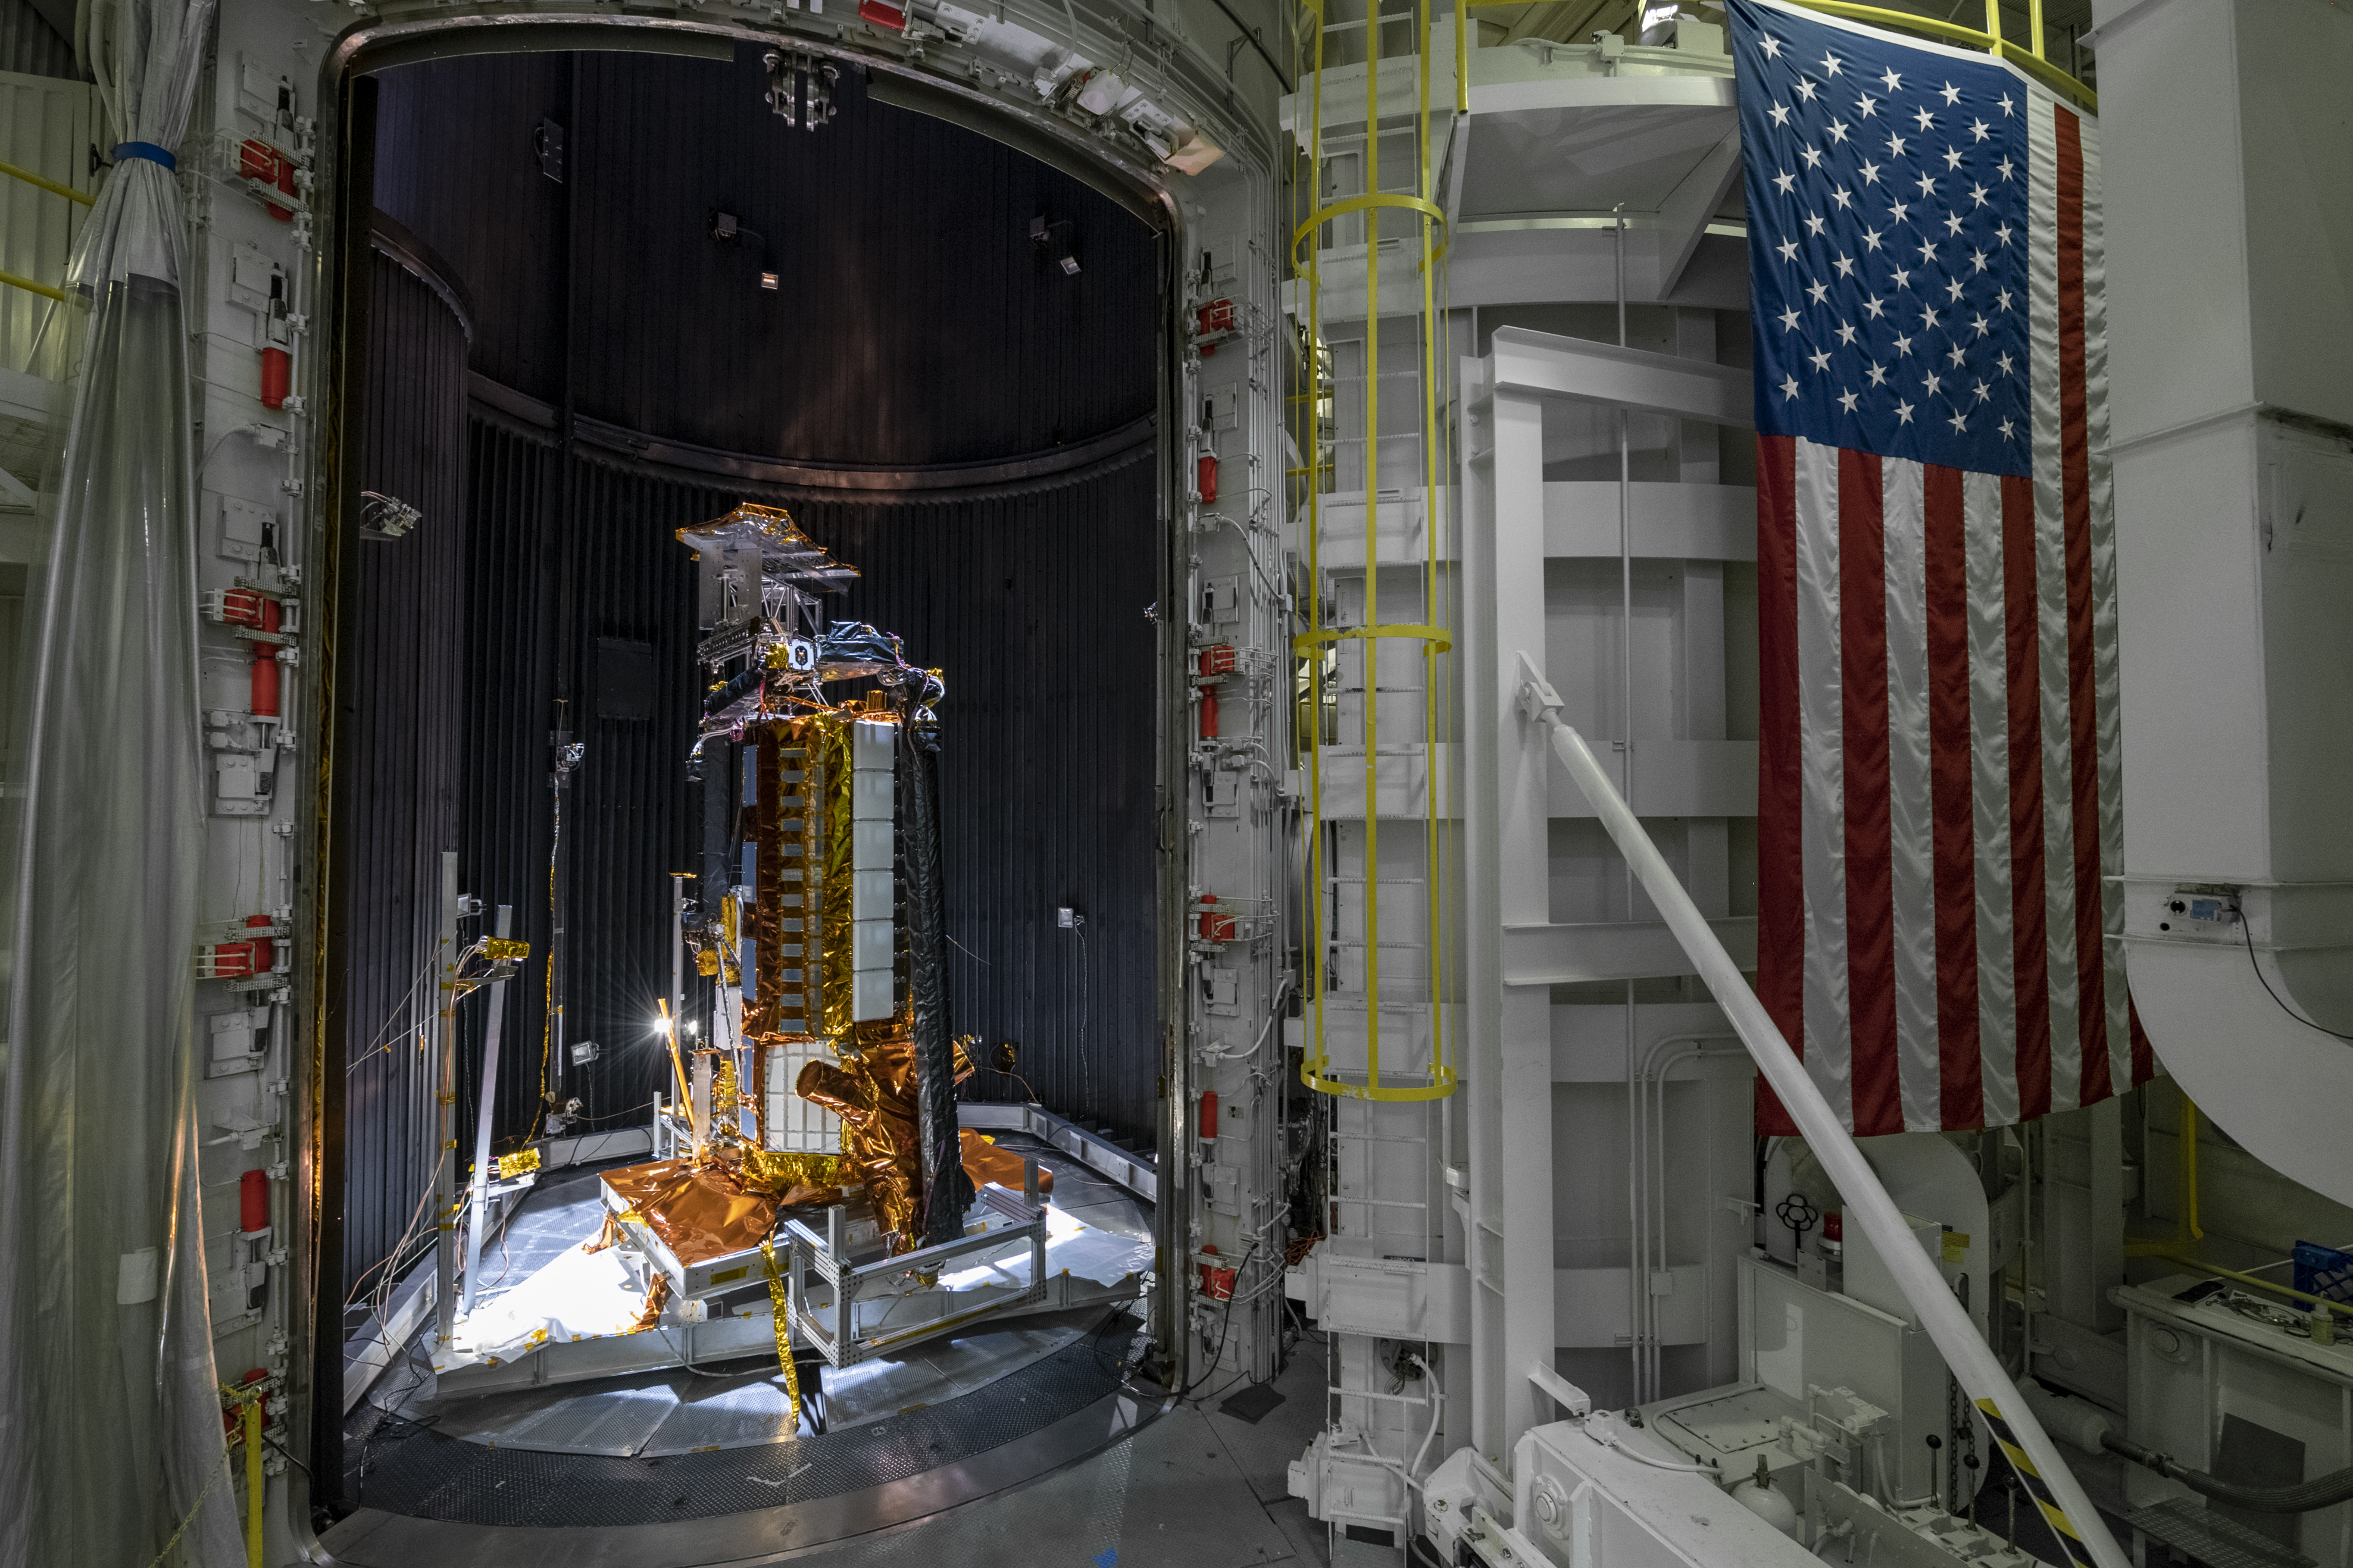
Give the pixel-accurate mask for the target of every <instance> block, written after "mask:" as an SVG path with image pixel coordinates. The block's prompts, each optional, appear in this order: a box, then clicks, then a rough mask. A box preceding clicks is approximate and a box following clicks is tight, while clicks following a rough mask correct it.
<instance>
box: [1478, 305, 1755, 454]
mask: <svg viewBox="0 0 2353 1568" xmlns="http://www.w3.org/2000/svg"><path fill="white" fill-rule="evenodd" d="M1488 363H1489V364H1490V365H1491V366H1492V367H1493V383H1492V384H1493V387H1494V390H1495V394H1496V396H1497V398H1498V400H1499V401H1500V400H1501V399H1502V398H1503V397H1504V395H1519V396H1524V397H1532V398H1546V399H1549V398H1565V399H1567V400H1569V401H1572V402H1577V403H1605V404H1613V405H1622V406H1624V407H1627V408H1630V409H1633V410H1634V411H1636V412H1637V413H1643V414H1668V415H1673V416H1677V417H1679V418H1684V419H1704V420H1706V421H1707V422H1708V423H1710V424H1712V425H1733V426H1738V427H1740V428H1741V429H1744V430H1748V429H1754V428H1755V427H1756V403H1755V396H1756V394H1755V389H1754V387H1753V386H1752V385H1751V377H1750V374H1749V373H1748V372H1747V371H1745V370H1736V369H1734V368H1733V367H1732V366H1730V365H1716V364H1702V363H1699V362H1698V361H1696V360H1687V359H1678V358H1677V357H1675V356H1674V355H1673V354H1661V353H1649V352H1647V351H1645V350H1642V349H1621V348H1620V347H1618V346H1617V345H1616V344H1615V343H1598V342H1592V341H1590V340H1589V339H1586V338H1564V337H1557V336H1556V335H1554V334H1553V333H1551V332H1535V331H1529V330H1528V329H1526V328H1525V327H1498V328H1496V329H1495V335H1494V338H1493V353H1491V354H1490V355H1489V359H1488Z"/></svg>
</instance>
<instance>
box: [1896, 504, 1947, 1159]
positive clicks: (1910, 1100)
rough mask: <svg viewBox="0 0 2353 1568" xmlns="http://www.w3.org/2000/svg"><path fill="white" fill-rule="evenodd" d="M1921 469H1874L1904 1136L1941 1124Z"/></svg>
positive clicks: (1899, 1086) (1942, 1105)
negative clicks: (1882, 584)
mask: <svg viewBox="0 0 2353 1568" xmlns="http://www.w3.org/2000/svg"><path fill="white" fill-rule="evenodd" d="M1923 473H1924V470H1923V469H1922V468H1921V466H1920V465H1919V464H1918V463H1915V462H1912V461H1910V460H1908V459H1906V458H1885V459H1883V461H1882V462H1881V465H1880V513H1881V518H1882V521H1883V525H1884V531H1883V559H1884V562H1885V572H1886V579H1887V795H1888V825H1889V829H1890V837H1891V838H1892V840H1893V845H1892V848H1893V875H1892V877H1891V878H1890V880H1889V890H1890V894H1891V896H1892V899H1893V900H1894V931H1895V1069H1896V1084H1897V1089H1898V1092H1899V1103H1900V1104H1901V1106H1902V1107H1903V1111H1904V1126H1905V1130H1906V1131H1913V1132H1934V1131H1938V1130H1939V1129H1941V1128H1942V1127H1943V1126H1944V1124H1945V1096H1944V1073H1943V1070H1942V1068H1941V1067H1940V1065H1939V1063H1938V1061H1937V1056H1936V858H1935V857H1936V817H1935V810H1936V797H1935V794H1934V791H1933V790H1932V789H1931V787H1930V784H1929V779H1928V563H1927V554H1926V552H1927V514H1926V498H1925V496H1924V493H1923V485H1924V482H1925V481H1924V479H1923Z"/></svg>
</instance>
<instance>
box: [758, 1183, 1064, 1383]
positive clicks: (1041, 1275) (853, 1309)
mask: <svg viewBox="0 0 2353 1568" xmlns="http://www.w3.org/2000/svg"><path fill="white" fill-rule="evenodd" d="M1021 1186H1022V1193H1021V1195H1020V1196H1019V1197H1016V1196H1014V1195H1013V1194H1010V1193H1008V1192H1006V1191H1004V1190H1003V1189H1002V1188H999V1187H983V1188H981V1189H980V1202H981V1204H982V1205H984V1206H986V1207H988V1208H992V1209H995V1210H996V1211H997V1213H998V1214H1000V1215H1004V1216H1005V1217H1006V1218H1008V1219H1010V1220H1014V1221H1016V1222H1017V1223H1016V1225H1015V1226H1013V1227H1012V1228H1010V1229H1007V1230H992V1231H987V1232H984V1233H982V1234H980V1235H977V1236H965V1237H957V1238H956V1239H955V1240H954V1241H948V1242H942V1243H941V1244H940V1245H938V1246H936V1247H917V1248H916V1249H915V1250H914V1251H913V1252H902V1253H900V1254H898V1255H897V1256H895V1257H891V1258H880V1259H878V1260H876V1261H875V1262H872V1263H862V1264H853V1263H851V1262H850V1261H849V1250H848V1235H847V1230H848V1227H847V1226H845V1225H844V1223H843V1220H844V1215H843V1213H842V1209H841V1205H839V1204H837V1205H834V1206H833V1207H831V1208H829V1209H828V1210H826V1211H825V1234H824V1235H823V1236H819V1235H818V1233H817V1232H815V1231H814V1230H811V1229H810V1228H809V1227H808V1226H806V1225H804V1224H802V1223H801V1222H800V1221H799V1220H797V1219H796V1220H787V1221H786V1222H785V1231H786V1240H787V1241H788V1242H789V1243H790V1245H791V1247H792V1262H791V1265H790V1273H789V1279H790V1280H791V1284H790V1286H789V1289H790V1291H791V1300H790V1307H789V1310H790V1313H791V1322H792V1325H793V1328H794V1330H795V1331H797V1333H799V1334H801V1335H803V1336H804V1337H806V1338H807V1340H808V1341H809V1342H810V1343H812V1344H814V1345H816V1346H817V1348H818V1351H819V1352H822V1353H823V1354H824V1356H825V1359H826V1362H827V1364H828V1365H830V1366H833V1367H835V1368H837V1369H838V1368H840V1367H845V1366H855V1365H857V1364H858V1363H860V1362H862V1361H865V1360H867V1359H868V1358H869V1357H871V1356H874V1355H879V1354H881V1352H884V1351H887V1350H890V1349H892V1348H893V1347H894V1346H897V1345H902V1344H908V1343H912V1342H914V1341H916V1340H922V1339H929V1338H930V1337H931V1336H933V1335H934V1334H937V1333H941V1332H943V1331H946V1330H948V1329H952V1328H957V1327H961V1326H963V1325H965V1324H967V1323H971V1322H976V1321H979V1320H981V1319H983V1318H986V1317H988V1316H989V1315H990V1314H992V1313H995V1312H999V1311H1003V1310H1007V1309H1008V1308H1014V1307H1021V1306H1026V1305H1028V1304H1029V1302H1031V1301H1034V1300H1038V1299H1039V1298H1040V1297H1042V1296H1043V1295H1044V1294H1045V1290H1046V1205H1044V1204H1042V1203H1040V1202H1039V1201H1038V1166H1037V1163H1036V1162H1035V1161H1032V1160H1029V1159H1026V1158H1025V1159H1024V1160H1023V1161H1022V1172H1021ZM1025 1237H1026V1238H1027V1239H1028V1241H1029V1285H1028V1286H1027V1287H1025V1288H1024V1289H1021V1290H1020V1291H1018V1292H1017V1293H1016V1294H1013V1295H1010V1296H1000V1297H997V1299H995V1300H991V1301H988V1302H987V1303H986V1304H985V1305H983V1306H981V1307H978V1308H976V1309H975V1310H972V1311H969V1312H963V1313H958V1314H956V1315H955V1316H952V1317H944V1318H934V1319H928V1320H926V1321H923V1322H922V1323H920V1324H918V1325H917V1326H915V1327H913V1328H912V1329H907V1330H903V1331H900V1332H898V1333H894V1334H886V1335H884V1336H883V1337H881V1338H880V1339H875V1340H861V1339H860V1338H859V1337H858V1333H857V1319H858V1297H859V1292H860V1287H862V1286H864V1285H866V1284H867V1283H869V1282H871V1281H873V1280H877V1279H899V1278H900V1277H902V1276H903V1275H906V1274H909V1273H917V1274H924V1275H930V1274H933V1273H934V1272H935V1271H936V1270H937V1269H939V1268H941V1267H942V1266H943V1265H944V1264H948V1263H952V1262H955V1260H956V1259H958V1258H969V1257H972V1256H974V1255H975V1254H977V1253H984V1252H996V1251H1000V1250H1002V1249H1004V1248H1005V1247H1008V1246H1010V1245H1012V1244H1013V1243H1015V1242H1017V1241H1020V1240H1022V1239H1023V1238H1025ZM811 1271H814V1272H815V1273H816V1274H817V1276H818V1279H823V1280H824V1281H825V1282H826V1283H827V1284H828V1285H830V1286H832V1287H833V1305H832V1310H831V1312H830V1313H829V1314H828V1315H829V1316H830V1317H831V1318H832V1320H833V1321H832V1323H831V1324H830V1326H828V1324H826V1323H825V1322H824V1321H820V1319H819V1318H818V1314H817V1312H816V1311H815V1310H812V1309H811V1308H810V1307H809V1305H808V1303H807V1299H806V1297H805V1296H804V1295H803V1293H802V1281H803V1280H804V1279H806V1278H807V1275H808V1274H809V1273H810V1272H811Z"/></svg>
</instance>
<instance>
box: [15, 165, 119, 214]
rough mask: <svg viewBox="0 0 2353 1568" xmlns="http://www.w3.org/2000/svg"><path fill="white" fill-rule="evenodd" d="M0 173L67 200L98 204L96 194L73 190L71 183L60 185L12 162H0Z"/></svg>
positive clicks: (89, 204) (92, 204) (86, 204)
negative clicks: (52, 192)
mask: <svg viewBox="0 0 2353 1568" xmlns="http://www.w3.org/2000/svg"><path fill="white" fill-rule="evenodd" d="M0 174H5V175H7V176H8V177H9V178H10V179H12V180H22V181H24V182H25V183H26V184H28V185H38V186H40V187H41V189H43V190H45V191H55V192H56V193H57V194H58V195H61V196H63V197H65V198H66V200H68V201H69V202H79V203H80V204H81V205H84V206H86V207H87V206H95V205H98V198H97V197H96V196H93V195H88V194H86V193H84V192H81V191H78V190H75V189H74V188H73V187H72V186H71V185H61V184H58V183H57V182H56V181H55V180H52V179H48V178H46V177H45V176H43V175H40V174H35V173H33V171H32V170H30V169H20V168H18V167H16V164H14V163H0Z"/></svg>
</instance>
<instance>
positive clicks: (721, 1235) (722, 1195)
mask: <svg viewBox="0 0 2353 1568" xmlns="http://www.w3.org/2000/svg"><path fill="white" fill-rule="evenodd" d="M746 1153H747V1152H746V1151H741V1150H735V1149H722V1150H719V1151H717V1152H715V1153H713V1154H712V1156H711V1157H710V1158H709V1159H708V1160H706V1161H705V1162H704V1163H702V1164H701V1165H697V1164H695V1163H693V1162H692V1161H691V1160H655V1161H652V1162H650V1163H647V1164H643V1165H625V1166H623V1167H622V1168H621V1169H619V1170H617V1171H607V1172H606V1173H605V1176H604V1182H605V1184H606V1185H607V1186H608V1187H610V1188H611V1189H612V1190H613V1194H614V1195H615V1196H616V1197H618V1198H619V1199H620V1200H621V1201H622V1202H623V1203H624V1204H626V1205H628V1207H629V1209H630V1210H631V1211H632V1212H634V1213H635V1214H637V1215H638V1216H640V1217H641V1218H642V1219H643V1220H644V1222H645V1226H646V1228H647V1229H649V1230H650V1231H652V1232H653V1233H654V1234H655V1235H656V1236H658V1237H660V1238H661V1243H662V1245H663V1246H664V1247H668V1248H669V1249H670V1256H671V1257H672V1258H677V1259H678V1261H679V1262H680V1263H681V1264H695V1263H703V1262H708V1261H709V1260H711V1259H712V1258H724V1257H726V1256H727V1255H728V1254H730V1253H734V1252H747V1251H749V1250H751V1249H752V1248H753V1247H757V1246H759V1245H760V1244H761V1243H762V1242H764V1241H765V1240H767V1239H768V1237H769V1234H770V1233H771V1232H773V1231H774V1230H775V1229H776V1214H777V1211H778V1210H779V1209H788V1208H798V1207H801V1206H803V1205H825V1204H835V1203H839V1202H840V1201H841V1188H840V1186H839V1184H838V1183H837V1182H836V1181H834V1180H831V1179H829V1178H831V1177H833V1176H836V1175H838V1174H839V1164H838V1163H828V1157H827V1156H824V1155H817V1156H807V1155H789V1154H786V1155H765V1156H754V1158H756V1159H757V1161H758V1162H759V1163H756V1164H755V1163H754V1161H753V1160H752V1159H747V1158H746V1157H745V1156H746ZM769 1161H785V1162H788V1163H786V1164H784V1165H772V1164H769V1163H767V1162H769ZM795 1161H801V1162H814V1163H789V1162H795ZM599 1239H600V1240H601V1239H602V1238H601V1237H600V1238H599ZM590 1250H592V1251H593V1250H595V1247H591V1248H590Z"/></svg>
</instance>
